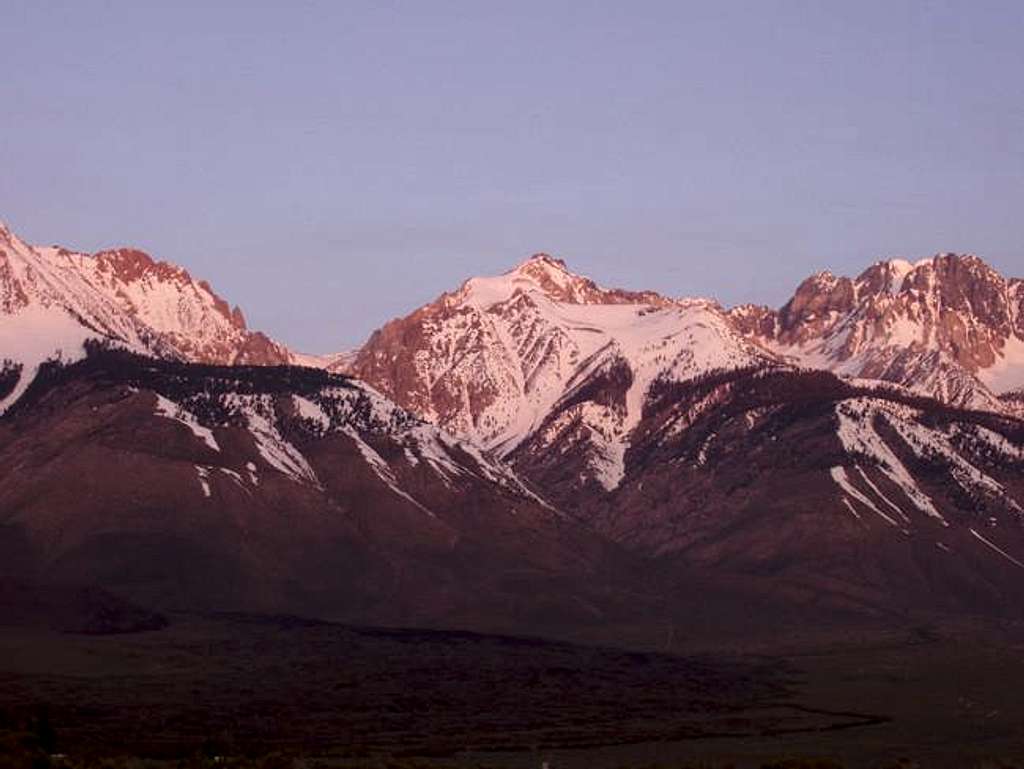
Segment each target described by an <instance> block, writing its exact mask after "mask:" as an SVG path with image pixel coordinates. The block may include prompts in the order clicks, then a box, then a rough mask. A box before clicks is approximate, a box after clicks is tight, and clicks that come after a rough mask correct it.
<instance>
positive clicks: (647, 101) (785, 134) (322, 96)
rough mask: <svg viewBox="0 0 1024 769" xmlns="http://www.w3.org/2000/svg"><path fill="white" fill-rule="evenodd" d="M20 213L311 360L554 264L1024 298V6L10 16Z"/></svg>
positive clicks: (10, 157)
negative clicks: (862, 277)
mask: <svg viewBox="0 0 1024 769" xmlns="http://www.w3.org/2000/svg"><path fill="white" fill-rule="evenodd" d="M0 6H2V13H0V219H3V220H6V221H7V222H8V223H9V224H10V225H11V227H12V228H13V229H15V230H16V231H17V232H19V233H20V234H22V236H23V237H26V238H27V239H29V240H31V241H35V242H41V243H57V242H59V243H62V244H64V245H68V246H70V247H74V248H79V249H82V250H95V249H98V248H102V247H108V246H113V245H121V244H133V245H137V246H140V247H142V248H144V249H146V250H148V251H150V252H151V253H152V254H154V255H155V256H158V257H160V258H164V259H169V260H171V261H175V262H178V263H180V264H183V265H185V266H186V267H188V268H189V269H190V270H191V271H192V272H193V273H194V274H196V275H199V276H202V277H206V278H208V279H209V280H210V281H211V282H212V283H213V285H214V287H215V288H217V289H218V290H219V291H220V293H222V294H223V295H224V296H225V297H226V298H228V299H229V301H232V302H236V303H238V304H241V305H242V307H243V308H244V310H245V311H246V314H247V316H248V318H249V321H250V325H252V326H254V327H258V328H262V329H264V330H266V331H269V332H270V333H271V334H273V335H274V336H276V337H278V338H280V339H282V340H283V341H285V342H287V343H289V344H291V345H294V346H297V347H298V348H300V349H307V350H310V351H328V350H333V349H338V348H342V347H346V346H350V345H353V344H356V343H358V342H359V341H360V340H362V339H363V338H364V337H365V335H366V334H367V333H368V332H369V331H370V330H371V329H372V328H374V327H376V326H377V325H379V324H380V323H381V322H383V321H384V320H386V319H387V318H389V317H392V316H394V315H398V314H404V313H405V312H406V311H408V310H410V309H412V308H413V307H415V306H417V305H419V304H421V303H423V302H425V301H427V300H429V299H431V298H433V297H434V296H435V295H436V294H438V293H439V292H440V291H442V290H445V289H448V288H453V287H455V286H457V285H458V284H459V282H461V280H462V279H463V278H465V277H468V276H470V275H473V274H489V273H494V272H500V271H503V270H504V269H506V268H507V267H510V266H511V265H513V264H514V263H516V262H518V261H520V260H521V259H523V258H525V257H526V256H528V255H529V254H530V253H532V252H535V251H541V250H543V251H548V252H551V253H553V254H556V255H558V256H561V257H563V258H564V259H566V260H567V262H568V263H569V266H570V267H572V268H574V269H575V270H576V271H578V272H582V273H584V274H588V275H590V276H591V277H594V278H595V279H597V280H598V281H599V282H602V283H605V284H614V285H623V286H627V287H632V288H646V287H653V288H657V289H659V290H661V291H663V292H666V293H672V294H686V295H690V294H701V295H714V296H717V297H718V298H720V299H721V300H722V301H723V302H725V303H727V304H731V303H736V302H740V301H747V300H755V301H762V302H766V303H771V304H777V303H780V302H781V301H783V300H784V299H785V297H786V296H787V294H788V293H789V292H790V291H791V289H792V288H793V287H794V285H795V284H796V283H797V282H798V281H799V280H800V279H801V278H802V277H804V276H805V275H807V274H808V273H810V272H812V271H815V270H818V269H823V268H830V269H832V270H833V271H836V272H846V273H855V272H859V271H860V269H861V268H862V267H864V266H866V265H867V264H868V263H870V262H871V261H874V260H876V259H878V258H881V257H883V256H893V255H901V256H908V257H915V258H916V257H922V256H926V255H930V254H931V253H934V252H936V251H940V250H943V251H944V250H963V251H972V252H975V253H978V254H979V255H981V256H983V257H985V258H986V259H988V260H989V261H990V262H991V263H993V264H994V265H995V266H997V267H998V268H999V269H1001V270H1003V271H1004V272H1009V273H1015V274H1018V275H1020V274H1022V273H1024V43H1022V40H1024V3H1021V2H1019V0H1012V1H1007V2H979V1H977V0H974V1H972V0H963V1H962V2H939V1H936V2H899V0H886V1H885V2H866V1H865V0H859V1H858V2H852V1H850V0H843V1H842V2H827V1H818V2H801V1H798V0H793V1H791V2H778V1H777V2H772V1H771V0H751V1H750V2H723V1H722V0H715V1H713V2H712V1H711V0H708V2H682V1H681V0H671V1H665V2H647V3H644V2H633V3H609V2H607V1H602V2H569V3H565V2H556V1H555V0H544V1H543V2H532V1H527V0H517V1H516V2H505V3H487V2H482V1H477V2H431V1H430V0H419V2H408V3H399V2H385V1H384V0H376V1H375V2H341V1H340V0H339V1H337V2H296V1H294V0H293V1H291V2H283V1H282V2H279V3H265V2H264V3H261V2H255V1H253V2H237V3H227V2H224V3H218V2H213V1H211V0H207V1H205V2H194V3H193V2H181V1H178V2H173V3H172V2H166V0H161V2H145V0H133V1H132V2H98V1H91V0H74V2H67V3H63V2H47V1H45V0H30V1H27V2H21V0H0Z"/></svg>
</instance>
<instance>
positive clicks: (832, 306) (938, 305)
mask: <svg viewBox="0 0 1024 769" xmlns="http://www.w3.org/2000/svg"><path fill="white" fill-rule="evenodd" d="M1022 300H1024V290H1022V283H1021V281H1020V280H1017V279H1009V278H1004V277H1003V276H1002V275H1000V274H999V273H998V272H996V271H995V270H993V269H992V268H991V267H989V266H988V265H987V264H985V263H984V262H983V261H982V260H981V259H979V258H977V257H975V256H962V255H956V254H940V255H938V256H936V257H934V258H932V259H925V260H922V261H920V262H917V263H916V264H910V263H909V262H905V261H901V260H895V261H888V262H879V263H877V264H875V265H873V266H872V267H869V268H868V269H867V270H865V271H864V272H863V273H862V274H861V275H860V276H858V277H857V278H855V279H851V278H845V277H835V276H833V275H831V274H830V273H820V274H818V275H815V276H812V277H811V278H808V279H807V280H806V281H804V282H803V283H802V284H801V285H800V287H799V288H798V289H797V291H796V293H795V294H794V296H793V298H792V299H790V301H789V302H788V303H786V305H784V306H783V307H782V308H781V309H779V310H777V311H775V310H770V309H768V308H765V307H754V306H744V307H739V308H736V309H734V310H732V311H731V312H730V317H731V318H732V319H733V320H734V321H735V322H736V323H737V325H738V326H739V327H740V328H741V329H742V330H743V332H744V333H746V334H747V335H749V336H750V338H752V339H756V340H758V341H759V342H760V343H761V344H763V345H764V346H765V347H766V348H767V349H769V350H771V351H773V352H775V353H776V354H778V355H780V356H782V357H783V358H786V359H789V360H791V361H793V362H795V363H797V364H799V365H803V366H810V367H814V368H825V369H828V370H830V371H834V372H836V373H840V374H843V375H848V376H853V377H860V378H864V379H878V380H883V381H888V382H895V383H898V384H902V385H905V386H907V387H911V388H913V389H915V390H918V391H920V392H923V393H927V394H929V395H932V396H935V397H937V398H939V399H940V400H943V401H946V402H949V403H953V404H957V405H963V406H969V407H972V408H985V409H996V410H998V408H999V401H998V399H997V397H996V396H999V395H1001V394H1003V393H1005V392H1009V391H1012V390H1014V389H1017V388H1019V387H1020V386H1021V384H1022V383H1024V314H1022Z"/></svg>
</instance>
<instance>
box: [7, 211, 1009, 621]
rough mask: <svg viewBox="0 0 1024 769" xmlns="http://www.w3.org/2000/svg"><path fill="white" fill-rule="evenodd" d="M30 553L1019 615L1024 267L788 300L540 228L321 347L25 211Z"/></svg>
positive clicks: (325, 610) (590, 596) (520, 608)
mask: <svg viewBox="0 0 1024 769" xmlns="http://www.w3.org/2000/svg"><path fill="white" fill-rule="evenodd" d="M0 411H2V412H3V415H2V416H0V457H2V462H0V553H3V554H4V555H3V557H2V558H0V563H3V564H4V566H3V567H2V571H0V579H4V580H8V581H9V582H12V583H13V584H19V585H30V584H31V585H36V584H53V583H61V584H82V585H90V586H93V585H94V586H98V587H99V588H102V589H104V590H108V591H110V592H111V593H113V594H115V595H117V596H118V597H119V599H120V598H124V599H127V600H131V601H134V602H136V603H138V604H141V605H144V606H146V607H149V608H154V609H181V608H184V609H195V608H202V609H245V610H253V611H276V612H293V613H303V614H308V615H311V616H321V617H329V618H345V619H352V620H360V621H374V622H384V623H410V624H422V625H437V626H441V625H444V626H465V627H487V628H501V629H505V630H520V631H522V630H529V631H531V632H532V631H540V632H555V630H553V629H557V630H558V632H562V631H565V632H568V631H567V630H566V629H567V628H579V627H585V626H593V627H610V626H616V627H626V626H629V627H641V626H650V625H657V624H659V623H662V624H664V623H668V624H671V625H672V626H673V627H675V626H677V625H680V624H681V625H684V626H687V627H689V628H691V631H692V632H697V629H698V628H699V627H700V626H711V625H714V624H716V623H719V624H723V623H724V624H726V625H730V626H749V625H751V624H757V623H758V622H762V621H763V619H764V618H765V617H768V616H770V617H773V618H774V621H778V622H783V621H793V619H792V618H793V617H801V618H811V619H815V618H817V619H820V618H822V617H829V618H836V617H843V618H846V619H850V618H865V617H870V618H874V619H878V618H880V617H901V618H906V617H908V616H918V615H927V614H930V613H936V612H939V613H949V612H952V613H957V614H963V613H965V612H966V613H981V614H995V615H1000V616H1002V615H1005V614H1007V613H1009V614H1015V615H1017V614H1019V613H1020V607H1021V606H1022V605H1024V602H1022V600H1021V599H1022V598H1024V580H1022V579H1021V577H1022V576H1024V574H1022V571H1021V570H1024V473H1022V469H1024V421H1022V417H1024V281H1021V280H1020V279H1015V278H1006V277H1003V276H1001V275H1000V274H999V273H998V272H996V271H995V270H993V269H992V268H991V267H989V266H988V265H986V264H985V263H984V262H983V261H982V260H981V259H979V258H977V257H974V256H967V255H954V254H940V255H937V256H935V257H933V258H930V259H925V260H922V261H919V262H916V263H910V262H906V261H902V260H890V261H883V262H879V263H876V264H874V265H872V266H871V267H869V268H868V269H866V270H865V271H864V272H863V273H862V274H861V275H859V276H858V277H856V278H846V277H837V276H834V275H832V274H830V273H827V272H825V273H819V274H817V275H814V276H812V277H810V278H808V279H807V280H806V281H804V282H803V283H802V284H801V285H800V286H799V287H798V288H797V290H796V292H795V293H794V295H793V297H792V298H791V299H790V300H789V301H788V302H787V303H786V304H785V305H783V306H782V307H781V308H779V309H772V308H768V307H760V306H754V305H744V306H740V307H734V308H725V307H722V306H720V305H719V304H718V303H716V302H714V301H712V300H707V299H687V298H675V297H671V296H668V295H665V294H660V293H656V292H653V291H627V290H622V289H609V288H605V287H602V286H599V285H598V284H596V283H595V282H594V281H592V280H590V279H588V278H585V277H583V276H580V275H576V274H574V273H573V272H571V271H570V270H569V269H568V268H567V266H566V265H565V264H564V263H563V262H562V261H560V260H558V259H555V258H553V257H551V256H548V255H545V254H537V255H535V256H533V257H531V258H529V259H527V260H526V261H524V262H523V263H521V264H519V265H518V266H516V267H515V268H513V269H512V270H510V271H509V272H507V273H505V274H503V275H499V276H495V277H475V278H471V279H469V280H467V281H466V282H465V283H463V284H462V286H460V287H459V288H457V289H456V290H454V291H452V292H450V293H445V294H443V295H442V296H440V297H439V298H438V299H436V300H435V301H433V302H431V303H429V304H427V305H425V306H423V307H421V308H418V309H416V310H414V311H413V312H411V313H410V314H409V315H407V316H405V317H403V318H398V319H395V320H393V321H391V322H389V323H387V324H386V325H384V326H383V327H382V328H380V329H379V330H377V331H375V332H374V333H373V334H372V335H371V336H370V338H369V339H368V340H367V341H366V343H365V344H364V345H362V346H361V347H360V348H359V349H358V350H355V351H351V352H347V353H344V354H337V355H325V356H311V355H303V354H300V353H297V352H294V351H291V350H289V349H288V348H287V347H286V346H284V345H282V344H280V343H277V342H275V341H274V340H272V339H271V338H270V337H268V336H267V335H265V334H263V333H261V332H258V331H252V330H250V329H248V328H247V326H246V323H245V320H244V317H243V315H242V312H241V311H240V310H239V309H238V308H237V307H235V308H232V307H231V306H230V305H229V304H228V303H227V302H226V301H225V300H223V299H222V298H221V297H220V296H218V295H217V294H216V293H215V292H214V291H213V289H212V288H211V287H210V286H209V285H208V284H207V283H205V282H203V281H200V280H196V279H194V278H193V277H192V276H191V275H190V274H189V273H188V272H187V271H186V270H184V269H182V268H180V267H177V266H174V265H171V264H168V263H165V262H159V261H155V260H153V259H152V258H151V257H149V256H148V255H146V254H144V253H141V252H139V251H136V250H132V249H117V250H113V251H104V252H100V253H97V254H92V255H88V254H81V253H77V252H73V251H69V250H66V249H63V248H58V247H47V248H40V247H34V246H30V245H28V244H26V243H25V242H23V241H22V240H20V239H19V238H18V237H17V236H16V235H14V234H13V233H12V232H11V231H10V230H9V229H8V228H6V227H3V226H0Z"/></svg>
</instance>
